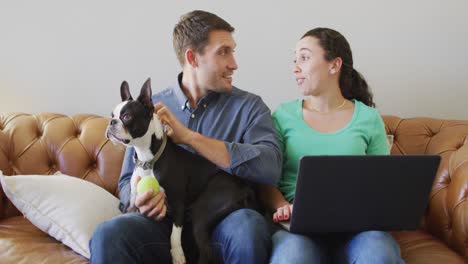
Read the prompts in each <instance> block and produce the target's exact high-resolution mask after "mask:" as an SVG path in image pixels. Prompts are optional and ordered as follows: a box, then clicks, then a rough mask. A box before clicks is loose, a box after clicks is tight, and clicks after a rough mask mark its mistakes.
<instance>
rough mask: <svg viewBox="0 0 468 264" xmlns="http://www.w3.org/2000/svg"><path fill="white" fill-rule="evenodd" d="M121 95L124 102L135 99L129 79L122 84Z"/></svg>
mask: <svg viewBox="0 0 468 264" xmlns="http://www.w3.org/2000/svg"><path fill="white" fill-rule="evenodd" d="M120 97H121V98H122V102H124V101H128V100H133V98H132V95H131V94H130V88H129V87H128V83H127V81H123V82H122V84H121V85H120Z"/></svg>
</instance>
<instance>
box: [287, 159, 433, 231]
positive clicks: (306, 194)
mask: <svg viewBox="0 0 468 264" xmlns="http://www.w3.org/2000/svg"><path fill="white" fill-rule="evenodd" d="M439 163H440V156H435V155H405V156H390V155H385V156H371V155H365V156H305V157H302V158H301V160H300V164H299V174H298V179H297V182H296V194H295V198H294V202H293V212H292V215H291V221H290V222H280V223H281V224H282V225H283V226H284V228H286V229H288V230H290V231H291V232H293V233H298V234H305V235H307V234H316V233H330V232H359V231H366V230H381V231H391V230H413V229H418V228H419V227H420V223H421V222H420V221H421V217H422V216H423V214H424V212H425V210H426V206H427V203H428V198H429V193H430V191H431V188H432V183H433V181H434V178H435V175H436V172H437V169H438V167H439Z"/></svg>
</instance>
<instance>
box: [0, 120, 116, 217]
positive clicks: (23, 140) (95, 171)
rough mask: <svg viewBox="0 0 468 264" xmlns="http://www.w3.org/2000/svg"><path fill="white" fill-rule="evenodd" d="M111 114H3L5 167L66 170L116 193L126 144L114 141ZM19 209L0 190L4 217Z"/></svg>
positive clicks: (11, 170) (1, 161) (1, 166)
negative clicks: (109, 136)
mask: <svg viewBox="0 0 468 264" xmlns="http://www.w3.org/2000/svg"><path fill="white" fill-rule="evenodd" d="M108 123H109V119H108V118H104V117H100V116H96V115H90V114H77V115H74V116H66V115H63V114H55V113H40V114H36V115H32V114H24V113H0V170H2V171H3V173H4V174H5V175H31V174H36V175H51V174H54V173H56V172H57V171H60V172H62V173H64V174H67V175H70V176H74V177H78V178H81V179H83V180H87V181H90V182H92V183H94V184H96V185H98V186H101V187H102V188H104V189H106V190H107V191H109V192H110V193H112V194H114V195H116V193H117V183H118V180H119V176H120V170H121V166H122V160H123V156H124V152H125V148H124V147H123V146H122V145H120V144H119V145H114V144H112V143H111V142H110V141H109V140H108V139H107V138H106V137H105V131H106V128H107V124H108ZM15 215H20V212H19V211H18V210H17V209H16V208H15V207H14V205H13V204H12V203H11V202H10V201H9V200H8V198H7V197H6V196H5V194H4V192H3V190H0V219H1V218H5V217H10V216H15Z"/></svg>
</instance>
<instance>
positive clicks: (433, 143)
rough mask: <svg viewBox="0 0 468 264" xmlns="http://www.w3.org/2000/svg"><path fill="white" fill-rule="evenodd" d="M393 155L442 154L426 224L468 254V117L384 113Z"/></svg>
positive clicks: (459, 251) (439, 235)
mask: <svg viewBox="0 0 468 264" xmlns="http://www.w3.org/2000/svg"><path fill="white" fill-rule="evenodd" d="M384 122H385V125H386V129H387V134H392V135H394V145H393V148H392V154H393V155H408V154H435V155H440V156H441V157H442V161H441V165H440V166H439V170H438V172H437V175H436V178H435V180H434V183H433V186H432V191H431V194H430V197H429V206H428V208H427V211H426V215H425V217H424V219H423V227H424V228H425V229H426V230H427V231H429V233H431V234H432V235H434V236H436V237H437V238H439V239H440V240H442V241H444V242H445V243H446V244H447V245H449V246H450V247H451V248H453V249H455V250H456V251H457V252H458V253H460V255H462V256H464V257H465V258H468V251H467V248H468V247H467V241H468V201H467V196H468V121H456V120H438V119H431V118H411V119H402V118H399V117H395V116H384Z"/></svg>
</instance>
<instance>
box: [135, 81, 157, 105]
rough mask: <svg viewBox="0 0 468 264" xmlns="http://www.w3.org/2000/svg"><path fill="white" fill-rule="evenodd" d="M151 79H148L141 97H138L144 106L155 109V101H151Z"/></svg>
mask: <svg viewBox="0 0 468 264" xmlns="http://www.w3.org/2000/svg"><path fill="white" fill-rule="evenodd" d="M151 95H152V93H151V78H148V80H146V82H145V83H144V84H143V87H141V91H140V95H139V96H138V101H140V103H142V104H143V105H144V106H147V107H149V108H151V109H153V108H154V106H153V101H152V100H151Z"/></svg>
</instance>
